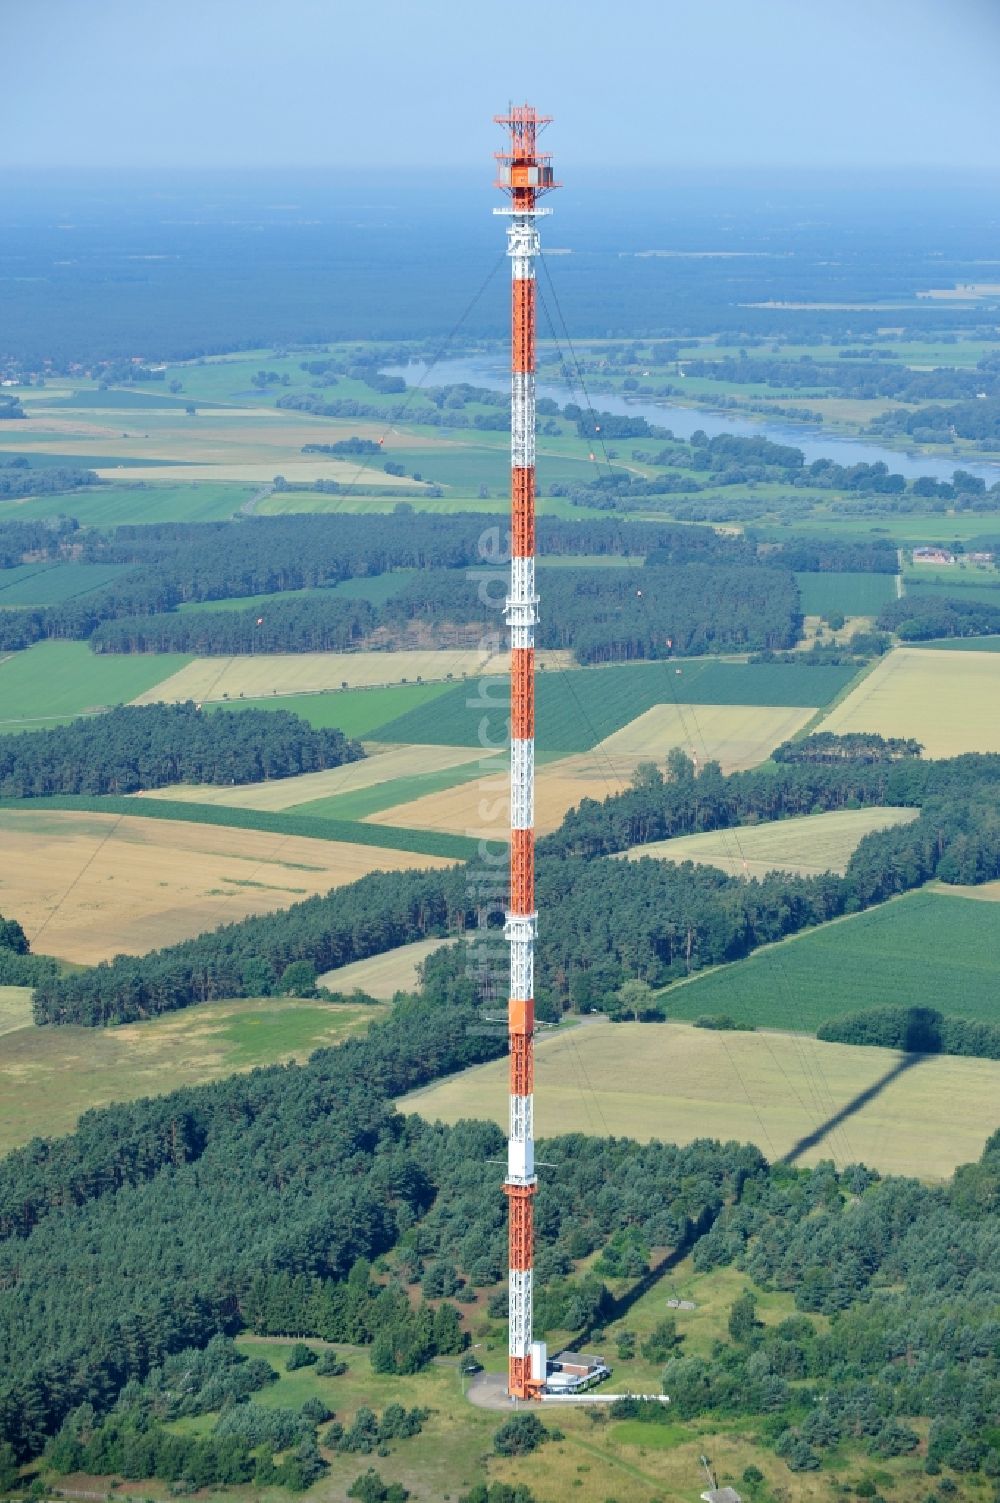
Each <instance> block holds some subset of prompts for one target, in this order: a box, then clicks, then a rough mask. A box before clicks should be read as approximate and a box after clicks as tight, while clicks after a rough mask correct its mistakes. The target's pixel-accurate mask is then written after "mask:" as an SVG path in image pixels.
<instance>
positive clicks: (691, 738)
mask: <svg viewBox="0 0 1000 1503" xmlns="http://www.w3.org/2000/svg"><path fill="white" fill-rule="evenodd" d="M603 671H605V672H606V671H607V670H603ZM578 677H579V675H578ZM541 687H542V686H541V685H539V693H540V691H541ZM587 702H588V704H589V700H588V701H587ZM812 713H813V712H812V711H811V710H804V709H782V708H768V707H766V706H759V705H655V706H654V707H653V708H652V709H650V710H647V711H646V712H645V714H643V715H640V716H638V717H637V718H636V719H635V720H633V721H630V722H629V724H627V725H625V726H623V727H622V729H621V730H619V731H615V732H614V733H613V734H612V735H610V736H608V737H606V738H605V739H604V740H603V741H600V742H598V744H597V745H596V746H594V747H592V748H591V749H590V750H589V751H585V752H578V753H577V754H576V755H574V756H568V757H558V758H552V759H551V760H550V759H549V758H550V757H551V753H549V754H548V755H547V754H546V752H545V742H544V740H543V741H542V747H543V750H542V755H541V758H540V760H539V762H538V764H537V766H536V769H535V829H536V831H537V832H538V833H539V834H540V835H546V834H548V833H549V832H550V831H551V830H554V829H556V828H557V827H558V826H559V825H560V824H561V823H562V819H563V816H564V815H565V813H566V811H567V810H568V809H571V808H573V807H574V806H575V805H576V804H578V803H579V802H580V800H581V799H584V798H592V799H603V798H607V797H608V795H609V794H612V793H620V792H621V791H622V789H623V788H626V787H627V786H628V784H629V781H630V779H631V777H632V774H633V773H634V771H635V769H636V767H637V766H638V764H639V763H640V762H649V761H654V762H657V763H659V764H661V765H662V764H663V762H664V761H665V759H666V756H667V753H668V752H669V751H670V750H671V749H672V748H674V747H680V748H681V749H682V750H683V751H685V752H687V754H688V755H689V756H692V757H694V758H696V759H697V760H698V761H699V762H700V763H702V764H704V763H705V762H707V761H718V762H719V763H721V766H722V770H723V771H724V772H733V771H735V770H736V769H738V768H744V767H755V766H757V764H758V763H760V762H763V761H764V760H765V759H766V758H767V757H768V756H769V754H770V753H771V752H772V751H773V750H774V748H775V747H776V746H778V745H779V744H780V743H781V742H782V741H786V740H787V739H788V737H789V736H791V735H793V734H794V733H795V731H797V730H799V729H800V728H801V727H802V726H803V725H805V723H806V722H807V721H808V720H809V719H810V718H811V716H812ZM540 739H541V733H540ZM474 775H475V774H473V776H474ZM507 788H508V782H507V774H506V768H505V767H504V768H500V769H498V770H495V771H494V770H491V769H489V768H488V767H487V768H484V769H483V773H482V777H481V778H480V779H479V781H478V782H475V783H474V782H471V781H465V780H464V779H463V781H462V782H461V783H460V784H456V781H455V780H454V779H452V780H451V786H446V787H444V788H442V789H441V790H440V791H434V790H427V791H426V792H425V794H424V795H423V796H422V797H419V798H415V799H413V801H412V802H406V803H404V802H402V800H400V801H399V802H398V803H396V804H393V805H391V806H390V805H389V804H388V803H386V804H384V805H383V806H382V808H381V810H380V811H379V812H373V813H371V814H370V815H369V816H368V817H369V818H370V820H371V822H372V823H383V824H388V825H396V826H402V827H404V828H409V829H418V830H420V829H422V830H462V831H466V832H470V831H474V832H476V833H477V834H479V833H485V832H486V830H489V831H490V832H491V834H492V833H495V832H496V831H497V830H499V829H500V826H501V825H502V824H503V823H504V822H505V821H506V818H507V804H506V798H507ZM360 817H364V815H363V814H362V815H361V816H360Z"/></svg>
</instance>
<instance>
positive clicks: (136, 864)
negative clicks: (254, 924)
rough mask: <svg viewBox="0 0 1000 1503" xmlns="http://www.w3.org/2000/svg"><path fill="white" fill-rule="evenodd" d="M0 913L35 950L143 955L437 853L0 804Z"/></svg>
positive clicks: (78, 956)
mask: <svg viewBox="0 0 1000 1503" xmlns="http://www.w3.org/2000/svg"><path fill="white" fill-rule="evenodd" d="M0 843H2V847H3V852H4V862H3V867H2V869H0V912H2V913H6V914H10V915H14V916H16V917H17V918H18V919H19V921H20V922H21V923H22V924H23V925H24V929H25V932H26V934H27V935H28V938H29V940H30V941H31V945H32V948H33V949H35V950H37V951H39V952H40V953H41V954H44V955H55V956H58V957H59V958H60V959H63V960H73V961H77V962H79V963H81V964H84V965H93V964H95V963H96V962H97V961H99V960H106V959H109V958H110V957H111V956H113V955H117V954H118V953H119V952H124V953H126V954H136V955H141V954H145V953H146V951H148V950H153V949H157V948H158V947H159V946H161V945H169V944H174V943H175V942H176V941H177V940H181V939H188V938H190V937H191V936H192V935H195V934H201V933H202V932H203V931H204V930H206V929H213V928H215V927H216V926H217V925H219V924H227V923H231V922H233V921H234V920H236V919H241V918H245V917H246V916H247V915H248V914H257V913H269V912H272V911H273V910H274V909H276V908H287V907H288V906H289V905H290V904H292V903H297V902H299V901H300V900H301V899H303V898H306V897H311V896H312V895H313V894H315V893H325V892H329V890H330V889H331V888H332V887H339V886H341V885H343V884H344V883H346V882H353V881H355V880H356V879H357V878H358V877H363V876H364V875H365V874H366V873H367V872H370V871H377V870H382V871H400V870H402V869H404V868H407V867H432V866H448V865H449V862H448V861H447V860H445V859H444V858H443V857H440V856H421V855H414V854H413V853H411V852H405V851H393V850H382V849H379V848H378V847H375V846H368V845H353V844H346V843H341V842H339V841H330V840H312V839H308V838H305V837H302V836H286V835H271V834H267V833H265V832H263V831H259V830H234V829H227V828H224V827H222V828H213V827H212V826H209V825H198V824H186V823H180V822H177V823H175V822H174V821H172V820H162V819H144V818H142V817H140V816H133V815H114V814H82V813H81V814H78V813H75V812H72V813H69V812H63V811H61V810H60V811H57V810H31V811H22V810H10V809H6V810H0Z"/></svg>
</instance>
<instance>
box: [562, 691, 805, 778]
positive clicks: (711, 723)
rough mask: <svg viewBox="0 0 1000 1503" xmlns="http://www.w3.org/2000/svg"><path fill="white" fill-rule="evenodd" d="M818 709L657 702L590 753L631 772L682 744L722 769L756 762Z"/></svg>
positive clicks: (623, 773) (623, 772) (595, 759)
mask: <svg viewBox="0 0 1000 1503" xmlns="http://www.w3.org/2000/svg"><path fill="white" fill-rule="evenodd" d="M814 713H815V711H813V710H804V709H802V708H795V709H792V708H788V707H784V706H773V705H772V706H765V705H697V704H696V705H683V704H681V705H654V706H653V708H652V709H651V710H647V711H646V713H645V714H644V715H640V716H638V717H637V719H635V720H632V721H630V722H629V724H628V725H624V726H622V728H621V730H620V731H615V732H614V733H613V734H612V735H610V736H608V737H606V738H605V740H603V741H602V742H601V743H600V744H599V745H598V746H596V747H595V748H594V750H593V751H592V752H588V753H587V758H588V759H589V760H591V761H593V762H595V763H598V764H603V766H604V768H605V770H610V769H614V771H616V772H617V773H618V774H619V775H620V776H627V775H628V773H630V772H631V771H632V769H633V768H634V767H635V765H636V763H637V762H641V761H645V760H649V759H653V760H655V761H657V762H662V761H663V759H664V757H665V756H666V755H667V752H668V751H670V750H671V748H672V747H675V746H679V747H681V748H682V749H683V750H684V751H686V752H687V754H688V756H692V757H697V759H698V761H699V762H710V761H715V762H719V763H721V765H722V770H723V772H734V771H736V770H737V769H739V768H743V767H755V766H756V765H757V764H758V763H759V762H763V761H764V759H765V758H766V757H768V756H769V755H770V753H771V752H772V751H773V750H774V748H775V747H776V746H778V745H779V744H780V743H781V742H782V741H787V740H788V738H789V736H792V735H794V734H795V732H796V731H797V730H799V729H800V728H801V727H802V726H804V725H805V724H806V722H807V721H808V720H810V719H811V718H812V716H813V714H814Z"/></svg>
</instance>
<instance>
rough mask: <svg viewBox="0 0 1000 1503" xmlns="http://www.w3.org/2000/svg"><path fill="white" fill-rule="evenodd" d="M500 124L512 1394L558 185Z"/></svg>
mask: <svg viewBox="0 0 1000 1503" xmlns="http://www.w3.org/2000/svg"><path fill="white" fill-rule="evenodd" d="M495 119H496V123H497V124H498V125H502V126H504V127H505V128H506V130H507V131H508V133H509V138H510V139H509V140H508V142H507V143H506V146H505V149H504V150H503V151H498V152H497V153H496V160H497V181H496V186H497V187H498V188H502V189H503V191H504V192H505V193H507V194H508V195H509V196H510V200H511V206H510V207H509V208H504V209H495V210H494V213H495V214H506V215H508V216H509V218H510V223H509V224H508V226H507V254H508V255H509V256H510V258H511V271H512V274H513V284H512V313H513V319H512V323H513V349H512V359H511V415H510V448H511V561H510V595H509V596H508V598H507V606H506V615H507V624H508V626H509V627H510V646H511V654H510V908H509V911H508V913H507V923H506V926H505V930H504V935H505V938H506V939H507V941H508V943H509V944H510V1002H509V1005H508V1012H507V1027H508V1032H509V1035H510V1135H509V1137H508V1140H507V1178H506V1180H505V1181H504V1193H505V1195H506V1196H507V1201H508V1209H509V1224H508V1247H509V1256H508V1263H509V1310H510V1338H509V1349H508V1350H509V1357H508V1368H507V1375H508V1376H507V1391H508V1393H509V1395H510V1397H511V1398H513V1399H530V1398H537V1397H538V1395H539V1393H540V1390H541V1387H542V1385H543V1384H544V1382H545V1373H546V1351H545V1343H544V1342H541V1341H534V1342H533V1341H532V1339H531V1330H532V1277H533V1269H534V1241H535V1238H534V1196H535V1190H536V1189H537V1184H538V1181H537V1179H536V1177H535V1137H534V1126H533V1089H534V1064H535V1060H534V1032H535V1003H534V971H535V935H536V933H537V929H538V917H537V914H536V913H535V623H536V621H537V620H538V595H537V594H536V592H535V257H536V256H537V255H538V254H539V241H538V230H537V228H536V225H535V221H536V219H537V217H538V216H539V215H540V214H547V213H548V212H549V210H547V209H539V208H538V207H537V202H538V199H539V197H540V196H541V195H542V194H543V193H547V192H548V191H549V189H551V188H555V187H556V186H558V185H557V184H556V183H555V182H554V181H553V177H552V168H551V166H550V165H549V154H548V153H547V152H539V151H538V150H537V148H536V141H537V137H538V133H539V131H540V130H542V128H543V127H544V126H546V125H547V124H548V120H547V118H544V117H542V116H540V115H539V114H538V113H537V112H536V111H535V110H534V109H533V108H532V107H531V105H528V104H522V105H511V106H510V109H509V110H508V113H507V114H506V115H497V116H496V117H495Z"/></svg>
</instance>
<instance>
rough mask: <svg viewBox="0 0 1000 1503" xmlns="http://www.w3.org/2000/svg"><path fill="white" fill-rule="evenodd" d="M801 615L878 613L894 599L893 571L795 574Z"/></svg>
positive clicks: (873, 614) (894, 583)
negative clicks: (880, 572)
mask: <svg viewBox="0 0 1000 1503" xmlns="http://www.w3.org/2000/svg"><path fill="white" fill-rule="evenodd" d="M795 583H796V584H797V585H798V587H799V595H800V598H801V610H802V614H803V615H804V616H829V615H831V614H833V613H836V612H839V613H840V615H842V616H877V615H878V613H879V611H880V610H881V609H882V607H883V606H884V605H888V603H889V601H890V600H895V598H896V576H895V575H894V574H857V573H855V574H850V573H848V574H796V576H795Z"/></svg>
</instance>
